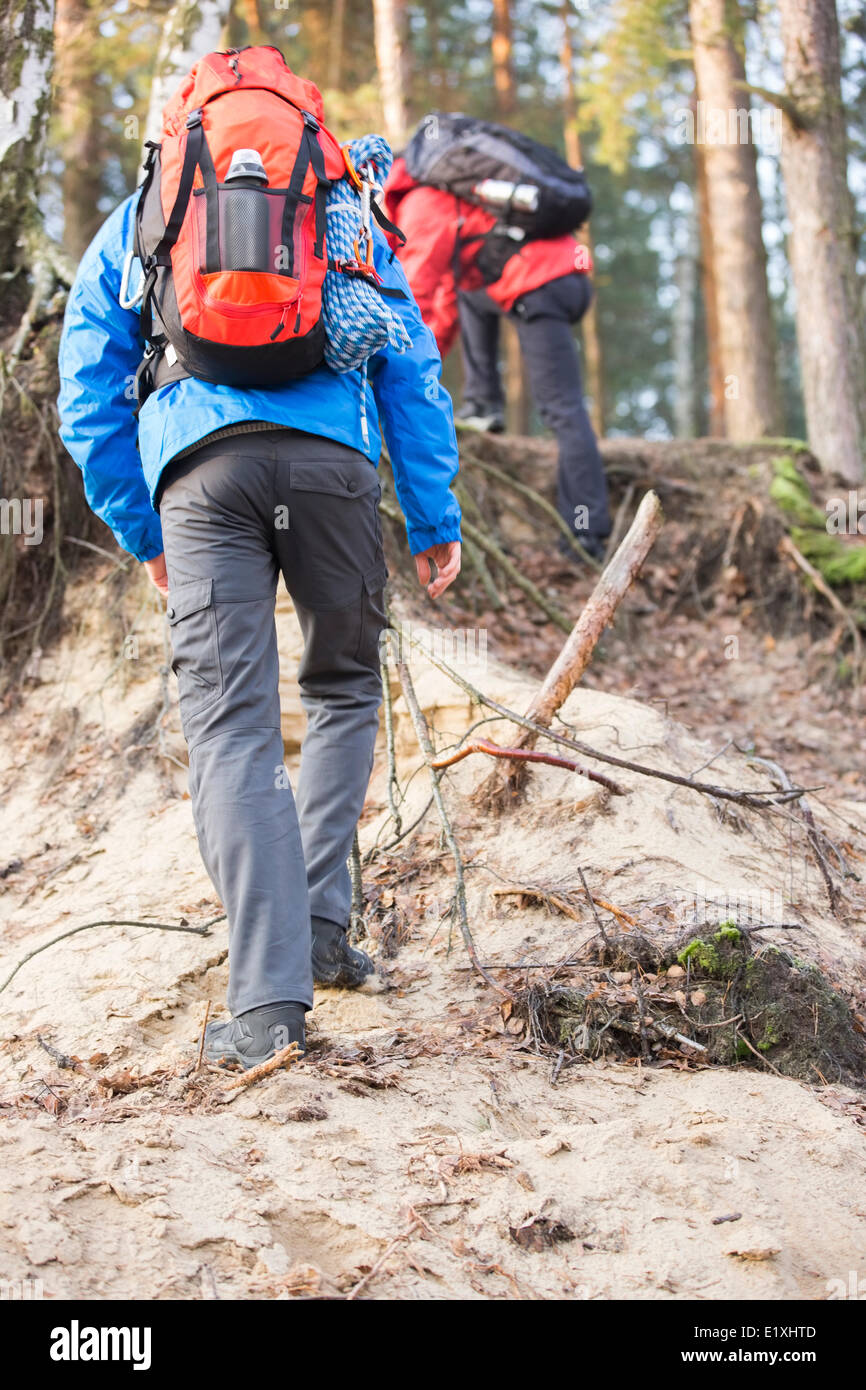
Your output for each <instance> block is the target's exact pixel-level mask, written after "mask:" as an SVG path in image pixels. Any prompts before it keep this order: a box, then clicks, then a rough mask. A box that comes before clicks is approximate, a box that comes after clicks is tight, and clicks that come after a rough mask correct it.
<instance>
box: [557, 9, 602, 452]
mask: <svg viewBox="0 0 866 1390" xmlns="http://www.w3.org/2000/svg"><path fill="white" fill-rule="evenodd" d="M573 14H574V10H573V8H572V3H571V0H563V5H562V47H561V48H560V62H561V64H562V72H563V77H564V92H565V95H564V99H563V106H564V114H565V157H566V159H567V160H568V162H569V164H570V165H571V166H572V168H573V169H582V168H583V156H582V151H581V148H580V125H579V121H578V103H577V89H576V86H575V73H574V45H573V43H572V31H571V23H572V16H573ZM578 240H579V241H581V242H583V244H584V246H585V247H586V248H587V250H588V251H589V254H590V258H592V256H593V251H594V246H593V237H592V230H591V228H590V225H589V223H588V222H585V223H584V225H583V226H582V227H581V229H580V231H579V232H578ZM581 328H582V330H583V358H584V366H585V368H586V385H587V389H588V391H589V397H590V408H589V415H590V419H591V420H592V427H593V429H594V430H595V432H596V434H597V435H598V436H599V438H601V437H602V436H603V435H604V419H605V408H604V407H605V400H604V358H603V355H602V347H601V336H600V334H599V331H598V312H597V298H596V295H593V299H592V303H591V304H590V306H589V309H588V310H587V312H586V313H585V315H584V317H583V321H582V323H581Z"/></svg>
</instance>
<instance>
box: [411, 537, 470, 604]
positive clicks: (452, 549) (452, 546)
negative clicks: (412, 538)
mask: <svg viewBox="0 0 866 1390" xmlns="http://www.w3.org/2000/svg"><path fill="white" fill-rule="evenodd" d="M431 560H432V561H433V563H434V565H435V566H436V570H437V573H436V578H435V579H434V580H433V582H432V583H431V582H430V578H431V571H430V561H431ZM415 568H416V570H417V571H418V583H419V584H422V585H423V586H424V588H425V589H426V590H427V592H428V594H429V595H430V597H431V598H438V597H439V595H440V594H444V592H445V590H446V589H447V588H448V585H449V584H453V583H454V580H455V579H456V578H457V576H458V574H459V573H460V542H459V541H443V542H442V544H441V545H431V546H430V547H429V549H428V550H422V551H421V554H420V555H416V556H415Z"/></svg>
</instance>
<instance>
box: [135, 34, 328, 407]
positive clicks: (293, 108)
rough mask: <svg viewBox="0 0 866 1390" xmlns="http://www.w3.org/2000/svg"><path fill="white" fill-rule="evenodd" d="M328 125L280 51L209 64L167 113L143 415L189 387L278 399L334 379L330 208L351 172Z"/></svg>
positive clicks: (148, 261)
mask: <svg viewBox="0 0 866 1390" xmlns="http://www.w3.org/2000/svg"><path fill="white" fill-rule="evenodd" d="M322 117H323V109H322V98H321V95H320V93H319V91H318V89H317V88H316V87H315V86H314V85H313V84H312V83H311V82H306V81H304V80H303V79H302V78H300V77H296V76H295V74H294V73H293V72H292V71H291V70H290V68H289V67H288V66H287V65H286V62H285V60H284V58H283V56H282V54H281V53H280V52H279V50H278V49H276V48H270V47H255V48H245V49H230V50H229V51H228V52H226V53H209V54H207V56H206V57H204V58H202V59H201V61H200V62H198V63H196V65H195V67H194V68H193V69H192V71H191V72H190V73H189V75H188V77H187V78H186V79H185V80H184V81H183V83H182V84H181V86H180V88H179V90H178V91H177V93H176V94H175V96H174V98H173V99H172V100H171V101H170V102H169V104H168V105H167V106H166V108H165V111H164V113H163V131H162V140H161V142H159V143H158V144H157V143H155V142H153V141H148V142H147V146H146V151H147V153H146V159H145V170H146V173H145V182H144V184H143V186H142V191H141V196H140V198H139V202H138V208H137V212H136V219H135V254H136V255H137V256H138V258H139V260H140V261H141V264H142V266H143V268H144V281H143V295H142V299H141V331H142V336H143V338H144V341H145V344H146V349H145V357H144V360H143V362H142V364H141V367H140V368H139V372H138V376H137V379H136V385H137V396H138V400H139V404H141V402H142V401H143V400H144V399H145V398H146V396H147V395H148V394H149V393H150V392H151V391H153V390H155V389H158V388H159V387H160V386H163V385H166V384H168V383H169V382H171V381H176V380H178V379H179V378H180V377H182V376H187V375H189V376H195V377H199V378H201V379H202V380H204V381H211V382H215V383H218V384H222V385H226V386H240V387H244V386H246V387H252V386H271V385H276V384H278V383H279V382H282V381H285V380H287V379H288V378H290V377H295V376H300V375H303V374H304V373H306V372H309V371H312V370H313V369H314V368H316V367H318V366H320V364H321V362H322V360H323V358H322V354H323V349H324V344H325V331H324V327H323V324H322V321H321V310H322V284H323V281H324V278H325V274H326V272H327V269H328V253H327V247H326V229H325V199H326V196H327V192H328V189H329V187H330V185H331V182H332V181H333V180H335V179H339V178H341V177H342V176H343V175H344V174H345V173H346V172H347V165H346V162H345V160H344V157H343V152H342V150H341V148H340V145H339V144H338V142H337V140H336V139H335V138H334V136H333V135H331V133H330V132H329V131H328V130H327V129H326V128H325V126H324V125H323V124H322ZM124 278H125V281H126V279H127V278H128V277H127V276H125V277H124ZM122 298H123V296H122Z"/></svg>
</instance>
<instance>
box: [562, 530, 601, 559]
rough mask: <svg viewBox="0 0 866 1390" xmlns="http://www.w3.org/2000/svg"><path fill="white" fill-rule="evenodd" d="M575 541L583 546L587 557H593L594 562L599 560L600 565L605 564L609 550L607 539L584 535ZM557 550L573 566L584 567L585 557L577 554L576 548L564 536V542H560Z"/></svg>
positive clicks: (577, 537)
mask: <svg viewBox="0 0 866 1390" xmlns="http://www.w3.org/2000/svg"><path fill="white" fill-rule="evenodd" d="M574 539H575V540H576V541H577V543H578V545H581V546H583V549H584V550H585V551H586V553H587V555H591V556H592V558H593V560H598V562H599V564H603V563H604V556H605V552H606V550H607V538H606V537H604V536H587V535H582V536H575V538H574ZM557 549H558V550H559V553H560V555H562V556H564V558H565V559H566V560H570V561H571V563H572V564H573V565H582V564H583V563H584V560H583V557H582V556H581V555H579V554H578V553H577V551H576V550H575V549H574V546H572V545H569V543H568V541H567V540H566V539H565V537H564V536H563V537H562V540H561V541H559V543H558V545H557Z"/></svg>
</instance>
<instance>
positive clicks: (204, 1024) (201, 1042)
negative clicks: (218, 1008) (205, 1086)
mask: <svg viewBox="0 0 866 1390" xmlns="http://www.w3.org/2000/svg"><path fill="white" fill-rule="evenodd" d="M209 1018H210V1000H208V1001H207V1003H206V1004H205V1009H204V1019H203V1021H202V1025H201V1038H200V1039H199V1044H198V1057H197V1058H196V1064H195V1067H194V1068H193V1070H194V1071H201V1059H202V1057H203V1056H204V1035H205V1033H206V1032H207V1021H208V1019H209Z"/></svg>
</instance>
